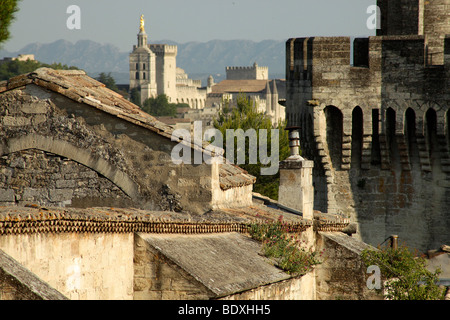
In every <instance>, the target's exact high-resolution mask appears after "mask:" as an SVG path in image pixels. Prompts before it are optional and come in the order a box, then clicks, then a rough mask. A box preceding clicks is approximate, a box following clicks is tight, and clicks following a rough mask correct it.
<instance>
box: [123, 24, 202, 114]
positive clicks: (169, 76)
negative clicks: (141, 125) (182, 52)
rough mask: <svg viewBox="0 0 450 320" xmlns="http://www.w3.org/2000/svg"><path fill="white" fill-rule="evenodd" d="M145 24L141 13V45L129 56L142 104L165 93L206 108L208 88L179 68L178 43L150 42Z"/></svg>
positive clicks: (132, 78) (133, 85)
mask: <svg viewBox="0 0 450 320" xmlns="http://www.w3.org/2000/svg"><path fill="white" fill-rule="evenodd" d="M144 24H145V22H144V17H143V16H141V22H140V28H139V33H138V36H137V38H138V39H137V40H138V41H137V45H134V46H133V51H132V52H131V53H130V57H129V62H130V67H129V70H130V90H133V89H138V90H139V92H140V94H141V104H142V103H143V102H144V101H145V100H146V99H148V98H151V97H156V96H158V95H161V94H165V95H166V96H167V97H168V99H169V102H172V103H186V104H188V105H189V106H190V107H191V108H194V109H197V108H202V106H204V105H205V102H206V95H207V91H208V88H207V87H202V86H201V81H195V80H191V79H188V78H187V75H186V74H185V73H184V71H182V69H180V68H177V51H178V48H177V46H175V45H168V44H149V43H148V36H147V33H146V32H145V25H144ZM189 80H190V81H189Z"/></svg>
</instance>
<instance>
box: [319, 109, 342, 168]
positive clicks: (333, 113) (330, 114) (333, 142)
mask: <svg viewBox="0 0 450 320" xmlns="http://www.w3.org/2000/svg"><path fill="white" fill-rule="evenodd" d="M324 113H325V119H326V124H327V131H326V132H327V144H328V150H329V152H330V157H331V162H332V164H333V166H334V167H335V168H336V169H339V168H340V167H341V164H342V137H343V116H342V112H341V110H339V109H338V108H336V107H334V106H327V107H326V108H325V109H324Z"/></svg>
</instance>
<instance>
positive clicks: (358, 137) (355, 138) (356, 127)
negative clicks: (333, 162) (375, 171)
mask: <svg viewBox="0 0 450 320" xmlns="http://www.w3.org/2000/svg"><path fill="white" fill-rule="evenodd" d="M363 135H364V119H363V111H362V109H361V108H360V107H359V106H356V107H355V108H354V109H353V112H352V153H351V154H352V158H351V163H352V166H355V167H360V166H361V159H362V149H363Z"/></svg>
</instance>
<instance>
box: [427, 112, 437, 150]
mask: <svg viewBox="0 0 450 320" xmlns="http://www.w3.org/2000/svg"><path fill="white" fill-rule="evenodd" d="M437 125H438V123H437V113H436V110H434V109H433V108H429V109H428V110H427V112H426V113H425V126H424V134H425V138H426V142H427V145H428V152H429V154H430V156H431V154H433V153H435V152H437V151H438V142H437Z"/></svg>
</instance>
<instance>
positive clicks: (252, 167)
mask: <svg viewBox="0 0 450 320" xmlns="http://www.w3.org/2000/svg"><path fill="white" fill-rule="evenodd" d="M214 127H215V128H216V129H218V130H219V131H220V132H221V133H222V135H223V139H224V141H223V147H224V149H225V151H226V144H227V143H226V130H228V129H234V130H236V129H242V130H244V131H246V130H248V129H255V130H256V133H257V137H258V142H259V141H260V132H259V130H260V129H266V130H267V132H268V133H269V134H268V141H267V146H269V148H270V146H271V142H272V141H271V136H272V135H271V131H270V130H271V129H278V130H279V131H278V132H279V161H283V160H284V159H286V158H287V157H288V156H289V152H290V151H289V137H288V136H289V135H288V132H287V131H286V130H285V128H286V123H285V122H280V123H278V125H277V126H273V125H272V121H271V119H270V117H269V116H267V115H265V114H264V113H260V112H258V111H257V108H256V106H255V105H254V104H253V103H252V101H251V100H250V99H248V98H247V97H246V96H245V95H240V96H239V97H238V98H237V107H236V108H231V107H230V106H229V103H227V102H225V103H224V107H223V109H222V111H221V112H220V113H219V115H218V116H217V117H216V119H214ZM236 149H237V148H235V150H236ZM245 152H246V157H245V161H246V162H245V164H240V163H239V166H240V167H241V168H243V169H244V170H246V171H248V173H249V174H251V175H253V176H254V177H256V183H255V185H254V191H255V192H257V193H260V194H262V195H264V196H267V197H269V198H271V199H274V200H278V187H279V181H280V174H279V172H277V173H276V174H275V175H261V167H264V165H263V164H261V162H260V159H259V158H258V163H256V164H250V163H249V161H248V160H249V155H248V153H249V146H248V143H247V145H246V148H245ZM228 160H230V161H231V160H233V161H234V163H237V156H236V155H235V158H234V159H228Z"/></svg>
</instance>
